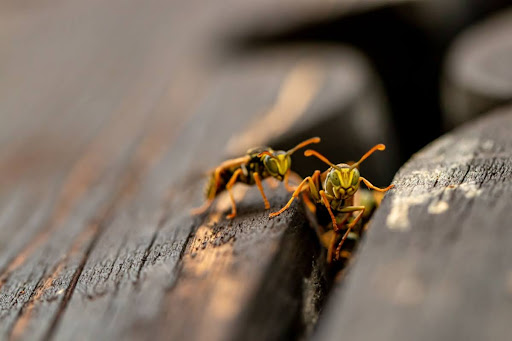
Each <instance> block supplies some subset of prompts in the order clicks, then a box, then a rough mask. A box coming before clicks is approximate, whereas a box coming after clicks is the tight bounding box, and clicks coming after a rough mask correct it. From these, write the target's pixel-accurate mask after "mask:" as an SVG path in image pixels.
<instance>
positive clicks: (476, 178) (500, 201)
mask: <svg viewBox="0 0 512 341" xmlns="http://www.w3.org/2000/svg"><path fill="white" fill-rule="evenodd" d="M511 128H512V107H510V106H508V107H504V108H501V109H499V110H496V111H495V112H493V113H492V114H490V115H488V116H485V117H482V118H481V119H479V120H478V121H475V122H472V123H471V124H468V125H465V126H463V127H461V128H459V129H457V130H455V131H453V132H451V133H449V134H447V135H445V136H443V137H441V138H440V139H438V140H436V141H435V142H433V143H431V144H430V145H428V146H427V147H425V148H424V149H423V150H422V151H420V152H418V153H417V154H415V155H414V157H413V158H412V159H411V160H410V161H409V162H407V163H406V164H405V165H404V166H403V167H402V168H401V169H400V171H399V172H398V173H397V175H396V176H395V179H394V180H393V183H394V184H395V186H396V188H395V189H393V190H392V191H390V193H389V194H388V195H387V196H386V197H385V198H384V201H383V203H382V206H381V208H380V209H379V210H378V211H377V213H376V214H375V216H374V219H373V221H372V222H371V224H370V230H369V232H368V233H367V239H366V240H365V241H364V242H363V243H362V245H361V247H360V252H359V255H358V256H357V261H356V263H355V264H354V266H353V268H352V269H351V272H350V275H349V276H347V278H346V282H345V283H344V286H343V290H341V291H340V290H338V292H337V293H336V295H335V296H334V297H333V299H332V300H330V301H329V304H328V307H327V308H326V311H325V314H324V316H325V318H324V319H323V320H321V321H320V325H319V330H318V333H317V335H316V336H317V338H316V339H318V340H339V339H340V338H341V337H343V338H344V339H345V338H346V339H347V340H354V341H357V340H373V339H383V340H509V339H510V335H511V333H512V326H511V324H510V320H511V318H512V266H511V263H510V260H511V259H512V248H511V247H510V245H511V243H512V230H511V221H512V135H511V134H510V130H511Z"/></svg>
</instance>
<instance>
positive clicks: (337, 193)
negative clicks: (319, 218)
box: [270, 144, 394, 262]
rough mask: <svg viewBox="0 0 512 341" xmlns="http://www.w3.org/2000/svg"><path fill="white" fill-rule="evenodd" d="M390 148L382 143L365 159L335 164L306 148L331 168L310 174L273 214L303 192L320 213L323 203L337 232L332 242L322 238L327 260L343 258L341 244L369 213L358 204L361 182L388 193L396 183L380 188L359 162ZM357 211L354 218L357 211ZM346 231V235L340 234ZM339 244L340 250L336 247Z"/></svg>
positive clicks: (306, 201) (366, 155) (276, 213)
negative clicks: (363, 171) (362, 171)
mask: <svg viewBox="0 0 512 341" xmlns="http://www.w3.org/2000/svg"><path fill="white" fill-rule="evenodd" d="M384 149H386V147H385V146H384V145H383V144H378V145H376V146H374V147H373V148H372V149H370V150H369V151H368V152H367V153H366V154H364V155H363V157H361V159H360V160H359V161H357V162H355V163H352V164H350V165H349V164H346V163H340V164H337V165H335V164H333V163H332V162H330V161H329V160H328V159H327V158H326V157H325V156H323V155H321V154H320V153H318V152H316V151H314V150H311V149H309V150H306V151H305V152H304V155H305V156H316V157H317V158H319V159H320V160H322V161H323V162H325V163H326V164H328V165H329V166H330V167H329V169H327V170H326V171H325V172H323V173H321V172H320V171H319V170H317V171H315V172H314V173H313V175H312V176H308V177H306V178H305V179H304V180H303V181H302V182H301V183H300V184H299V186H298V187H297V189H296V190H295V191H294V193H293V195H292V197H291V198H290V200H289V201H288V203H287V204H286V205H285V206H284V207H283V208H281V209H280V210H279V211H277V212H274V213H271V214H270V217H276V216H278V215H280V214H281V213H283V212H284V211H286V210H287V209H288V208H289V207H290V205H291V204H292V202H293V201H294V200H295V198H297V197H298V196H299V195H300V194H301V193H303V194H304V195H303V198H304V200H305V203H306V207H308V209H309V210H310V211H312V212H316V206H315V205H314V204H313V203H312V202H311V201H313V202H314V203H315V204H319V205H323V206H325V208H326V209H327V212H328V213H329V216H330V219H331V222H332V223H331V224H332V226H331V229H332V231H333V232H334V233H332V232H329V231H327V232H326V233H329V236H330V238H329V239H330V241H329V242H328V243H326V242H325V239H326V238H325V237H326V236H323V237H321V241H322V244H324V245H325V244H328V245H327V249H328V252H327V261H328V262H331V260H332V259H333V255H334V256H335V258H339V257H340V252H341V247H342V246H343V243H344V242H345V240H346V239H347V237H348V236H349V234H350V232H351V230H352V229H353V228H354V226H356V224H357V223H358V222H359V220H360V219H361V218H362V217H363V214H364V212H365V209H366V207H365V205H354V194H355V193H356V192H357V190H358V189H359V184H360V183H361V181H362V182H364V183H365V185H366V186H367V187H368V188H370V189H373V190H376V191H379V192H386V191H388V190H389V189H391V188H393V186H394V185H389V186H388V187H386V188H378V187H375V186H374V185H372V184H371V183H370V182H369V181H368V180H367V179H365V178H364V177H362V176H361V175H360V173H359V170H358V167H359V165H360V164H361V163H362V162H363V161H364V160H366V158H368V157H369V156H370V155H371V154H373V153H374V152H375V151H377V150H384ZM356 212H357V215H356V216H355V217H354V216H353V214H354V213H356ZM335 213H336V214H335ZM343 230H344V233H343V236H342V237H341V239H340V238H339V237H340V233H341V232H342V231H343ZM336 243H338V246H337V247H336V250H335V251H334V246H335V245H336Z"/></svg>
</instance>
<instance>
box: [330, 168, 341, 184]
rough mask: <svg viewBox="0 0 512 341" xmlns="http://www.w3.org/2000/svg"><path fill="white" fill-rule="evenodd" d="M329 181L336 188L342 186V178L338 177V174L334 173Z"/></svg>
mask: <svg viewBox="0 0 512 341" xmlns="http://www.w3.org/2000/svg"><path fill="white" fill-rule="evenodd" d="M329 179H330V180H331V182H332V184H333V185H334V186H340V185H341V181H340V176H339V175H338V172H336V171H332V172H331V175H330V177H329Z"/></svg>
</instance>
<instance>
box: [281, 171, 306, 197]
mask: <svg viewBox="0 0 512 341" xmlns="http://www.w3.org/2000/svg"><path fill="white" fill-rule="evenodd" d="M290 178H293V179H292V180H294V181H296V182H297V184H300V183H301V182H302V178H301V177H300V175H299V174H297V173H295V172H292V170H291V169H289V170H288V172H286V174H285V175H284V180H283V182H284V188H286V190H287V191H288V192H293V191H295V190H296V189H297V187H294V186H290V184H289V183H290Z"/></svg>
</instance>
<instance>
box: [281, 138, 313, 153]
mask: <svg viewBox="0 0 512 341" xmlns="http://www.w3.org/2000/svg"><path fill="white" fill-rule="evenodd" d="M312 143H320V138H319V137H312V138H310V139H307V140H306V141H302V142H301V143H299V144H298V145H296V146H295V147H293V148H292V149H290V150H289V151H287V152H286V154H288V155H292V154H293V153H295V152H296V151H297V150H299V149H301V148H304V147H305V146H307V145H309V144H312Z"/></svg>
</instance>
